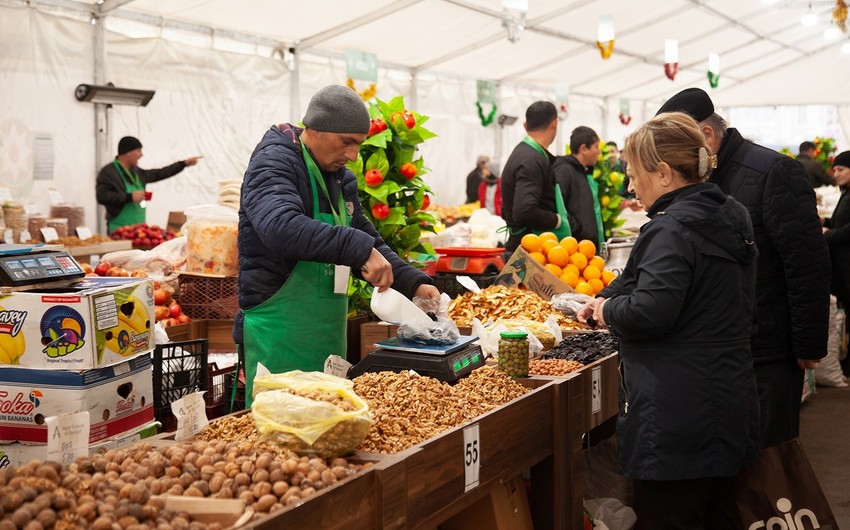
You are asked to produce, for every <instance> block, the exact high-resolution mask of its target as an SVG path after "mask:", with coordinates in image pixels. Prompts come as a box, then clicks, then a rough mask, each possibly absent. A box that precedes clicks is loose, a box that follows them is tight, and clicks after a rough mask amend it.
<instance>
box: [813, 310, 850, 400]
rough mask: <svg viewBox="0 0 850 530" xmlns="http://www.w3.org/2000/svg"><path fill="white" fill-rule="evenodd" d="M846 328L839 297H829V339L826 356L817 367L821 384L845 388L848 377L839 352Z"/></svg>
mask: <svg viewBox="0 0 850 530" xmlns="http://www.w3.org/2000/svg"><path fill="white" fill-rule="evenodd" d="M843 328H844V311H839V310H838V307H837V299H836V298H835V297H834V296H830V297H829V341H828V342H827V346H826V357H824V358H823V359H821V362H820V363H819V364H818V366H817V368H815V381H816V382H817V384H818V385H821V386H830V387H836V388H844V387H846V386H847V378H845V377H844V372H843V371H842V370H841V363H840V362H839V353H840V350H841V332H842V330H843Z"/></svg>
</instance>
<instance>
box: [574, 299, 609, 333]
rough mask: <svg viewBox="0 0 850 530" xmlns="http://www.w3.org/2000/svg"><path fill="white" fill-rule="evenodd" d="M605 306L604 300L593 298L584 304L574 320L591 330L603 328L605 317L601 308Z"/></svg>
mask: <svg viewBox="0 0 850 530" xmlns="http://www.w3.org/2000/svg"><path fill="white" fill-rule="evenodd" d="M604 305H605V298H594V299H593V300H591V301H590V302H588V303H586V304H584V307H582V308H581V309H580V310H579V312H578V313H577V314H576V318H578V321H579V322H581V323H582V324H587V325H588V326H590V327H591V328H594V329H596V328H601V327H605V326H606V325H607V324H606V323H605V317H604V316H603V314H602V307H603V306H604Z"/></svg>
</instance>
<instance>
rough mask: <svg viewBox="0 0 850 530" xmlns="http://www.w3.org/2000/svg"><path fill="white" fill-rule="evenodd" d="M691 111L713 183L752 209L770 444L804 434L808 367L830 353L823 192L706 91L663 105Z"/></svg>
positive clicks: (760, 372)
mask: <svg viewBox="0 0 850 530" xmlns="http://www.w3.org/2000/svg"><path fill="white" fill-rule="evenodd" d="M674 111H681V112H685V113H687V114H690V115H691V117H693V118H694V119H695V120H696V121H697V122H699V126H700V128H701V129H702V132H703V134H704V135H705V137H706V139H707V140H708V144H709V146H710V147H711V150H712V153H713V154H717V169H715V170H714V171H713V172H712V173H711V177H710V181H711V182H714V183H715V184H717V185H718V186H719V187H720V189H722V190H723V191H724V192H725V193H727V194H729V195H732V196H733V197H734V198H735V199H736V200H737V201H738V202H740V203H741V204H743V205H744V206H746V207H747V209H748V210H749V212H750V217H751V218H752V222H753V230H754V233H755V243H756V245H757V246H758V251H759V257H758V272H757V277H756V322H755V324H756V328H755V330H754V334H753V339H752V352H753V361H754V364H755V372H756V380H757V381H756V382H757V386H758V393H759V402H760V407H761V410H760V414H761V434H762V447H769V446H772V445H777V444H780V443H782V442H784V441H787V440H790V439H792V438H794V437H796V436H798V435H799V430H800V429H799V427H800V401H801V396H802V391H803V376H804V372H803V369H804V368H814V367H815V366H817V364H818V362H819V361H820V359H821V358H823V357H824V356H825V355H826V343H827V332H828V329H827V328H828V322H829V278H830V261H829V251H828V249H827V245H826V242H825V241H824V237H823V235H822V233H821V228H820V221H819V218H818V213H817V206H816V201H815V194H814V191H813V190H812V187H811V186H810V185H809V181H808V179H807V177H806V173H805V171H804V170H803V167H802V166H801V165H800V164H799V162H797V161H795V160H793V159H792V158H790V157H787V156H785V155H782V154H779V153H777V152H776V151H772V150H770V149H767V148H766V147H762V146H760V145H756V144H754V143H752V142H750V141H748V140H745V139H744V138H743V137H742V136H741V133H739V132H738V131H737V130H736V129H734V128H731V127H730V128H726V123H725V121H724V120H723V118H721V117H720V116H719V115H718V114H717V113H715V112H714V104H713V103H712V101H711V98H709V97H708V94H706V93H705V91H703V90H700V89H698V88H688V89H686V90H683V91H682V92H679V93H678V94H676V95H675V96H673V97H672V98H670V99H669V100H667V102H665V103H664V105H662V106H661V108H660V109H659V110H658V113H657V114H661V113H662V112H674Z"/></svg>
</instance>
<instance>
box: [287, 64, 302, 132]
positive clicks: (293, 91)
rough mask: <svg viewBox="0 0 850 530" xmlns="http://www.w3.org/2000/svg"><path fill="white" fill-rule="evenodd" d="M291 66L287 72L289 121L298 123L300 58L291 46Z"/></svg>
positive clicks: (299, 110)
mask: <svg viewBox="0 0 850 530" xmlns="http://www.w3.org/2000/svg"><path fill="white" fill-rule="evenodd" d="M292 57H293V66H294V67H293V68H292V71H291V72H290V74H289V83H290V87H289V92H290V96H289V121H290V123H298V122H299V121H301V59H300V58H299V56H298V49H297V48H292Z"/></svg>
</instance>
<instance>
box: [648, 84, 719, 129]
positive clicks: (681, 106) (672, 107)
mask: <svg viewBox="0 0 850 530" xmlns="http://www.w3.org/2000/svg"><path fill="white" fill-rule="evenodd" d="M662 112H684V113H685V114H688V115H690V117H691V118H693V119H695V120H696V121H698V122H700V121H703V120H705V119H707V118H708V117H709V116H711V115H712V114H714V103H712V102H711V98H710V97H708V94H706V93H705V90H703V89H701V88H686V89H684V90H682V91H681V92H679V93H678V94H676V95H675V96H673V97H672V98H670V99H668V100H667V101H665V102H664V104H663V105H661V108H660V109H658V112H656V113H655V115H656V116H658V115H659V114H661V113H662Z"/></svg>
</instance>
